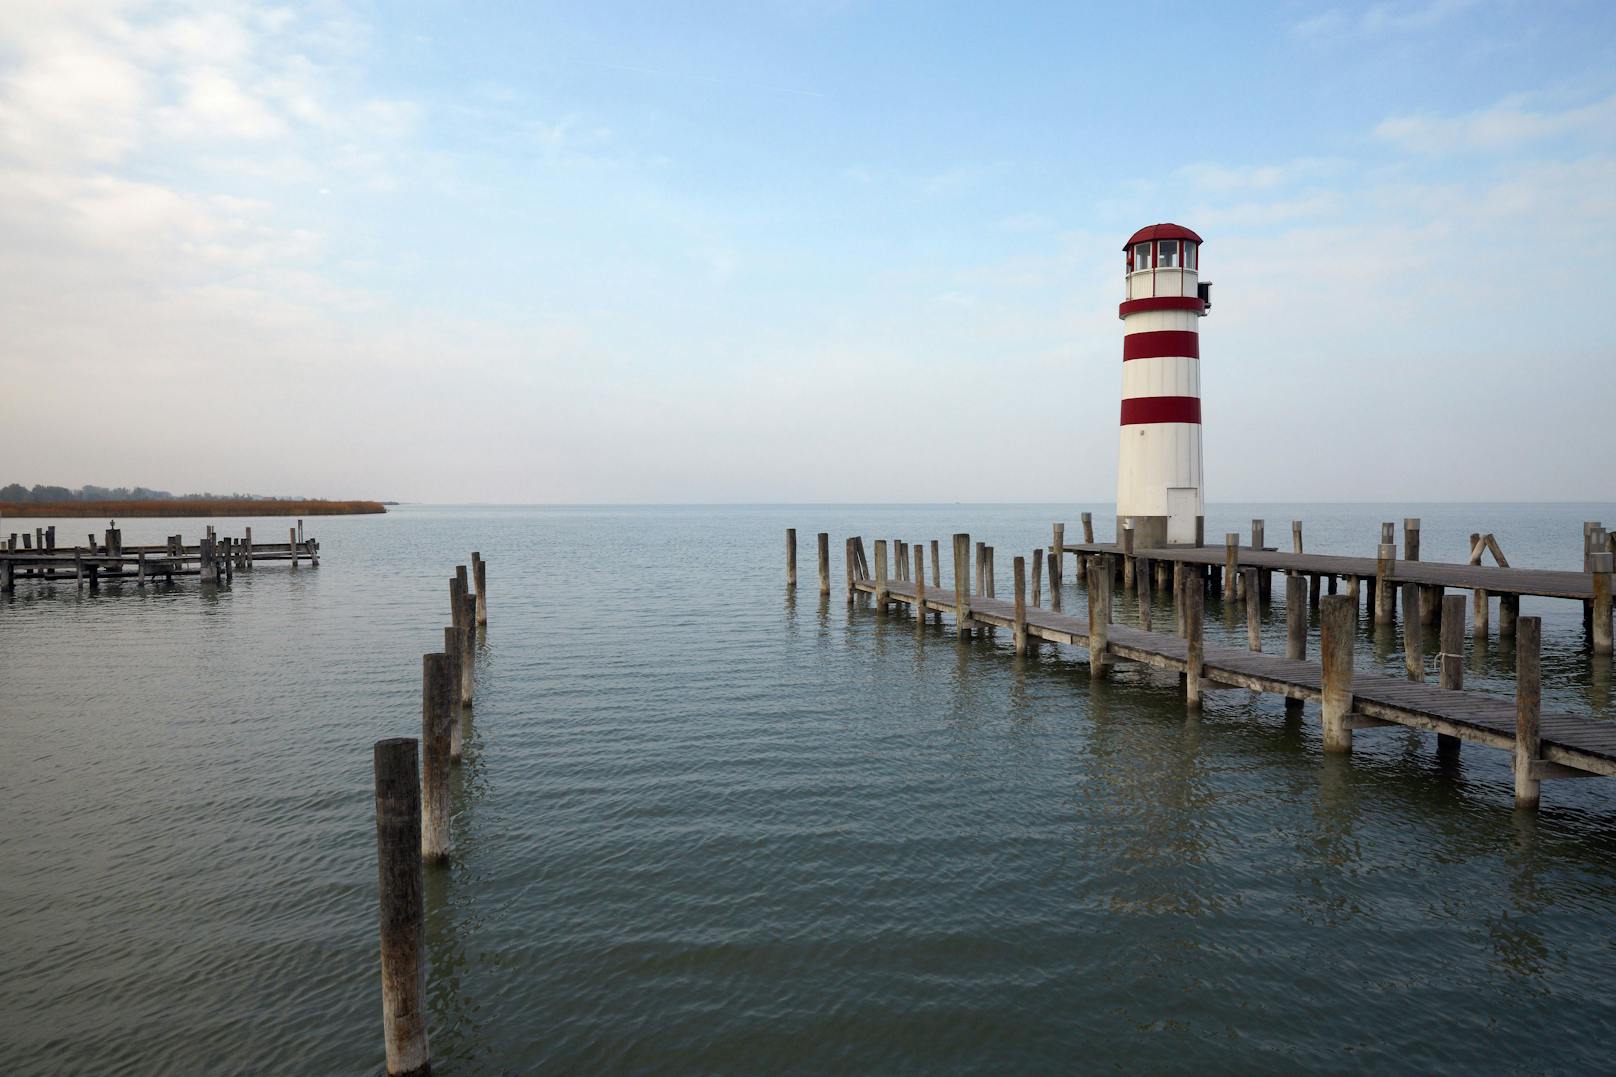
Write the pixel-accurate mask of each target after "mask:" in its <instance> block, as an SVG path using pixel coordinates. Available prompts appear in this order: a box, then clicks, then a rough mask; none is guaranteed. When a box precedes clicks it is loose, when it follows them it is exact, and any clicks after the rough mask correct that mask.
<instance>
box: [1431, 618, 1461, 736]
mask: <svg viewBox="0 0 1616 1077" xmlns="http://www.w3.org/2000/svg"><path fill="white" fill-rule="evenodd" d="M1464 620H1465V613H1464V596H1463V595H1449V596H1447V597H1446V598H1444V599H1443V600H1442V651H1441V653H1440V654H1439V655H1438V656H1437V683H1438V684H1439V685H1440V686H1441V687H1443V688H1446V689H1448V690H1449V691H1452V692H1457V691H1460V690H1461V689H1463V688H1464ZM1461 743H1462V742H1461V741H1460V740H1459V738H1458V737H1454V736H1450V735H1448V734H1447V733H1438V734H1437V736H1436V754H1437V758H1439V759H1457V758H1458V757H1459V745H1460V744H1461Z"/></svg>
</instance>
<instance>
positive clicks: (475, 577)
mask: <svg viewBox="0 0 1616 1077" xmlns="http://www.w3.org/2000/svg"><path fill="white" fill-rule="evenodd" d="M471 582H472V585H473V586H474V587H476V588H477V623H478V624H480V625H485V624H487V623H488V562H487V561H484V560H483V555H482V554H480V553H478V552H476V551H475V550H473V551H472V554H471Z"/></svg>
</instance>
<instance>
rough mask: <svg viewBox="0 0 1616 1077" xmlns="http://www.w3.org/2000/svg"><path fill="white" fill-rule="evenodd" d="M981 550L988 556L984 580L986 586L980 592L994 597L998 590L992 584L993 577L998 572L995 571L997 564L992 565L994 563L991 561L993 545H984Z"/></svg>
mask: <svg viewBox="0 0 1616 1077" xmlns="http://www.w3.org/2000/svg"><path fill="white" fill-rule="evenodd" d="M982 551H983V552H984V553H985V554H987V558H988V566H987V580H986V583H987V586H985V587H983V588H982V593H983V594H984V595H986V596H987V597H988V598H994V597H996V596H997V595H998V590H997V588H995V587H994V586H993V578H994V577H995V576H997V575H998V572H997V571H995V570H996V568H997V566H996V565H994V563H993V547H992V546H984V547H983V548H982Z"/></svg>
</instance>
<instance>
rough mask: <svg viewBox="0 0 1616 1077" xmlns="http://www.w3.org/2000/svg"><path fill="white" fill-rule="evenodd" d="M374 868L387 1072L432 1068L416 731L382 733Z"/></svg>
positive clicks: (402, 1074) (377, 753) (393, 1076)
mask: <svg viewBox="0 0 1616 1077" xmlns="http://www.w3.org/2000/svg"><path fill="white" fill-rule="evenodd" d="M373 751H374V765H375V772H376V874H377V880H378V883H379V886H378V891H379V893H378V896H379V898H380V905H381V917H380V927H381V956H382V1032H383V1036H384V1038H385V1040H386V1044H387V1073H388V1075H389V1077H406V1075H410V1077H414V1075H417V1074H422V1075H424V1074H427V1073H430V1072H431V1068H432V1063H431V1056H430V1054H429V1053H428V1047H427V1036H426V1008H425V999H424V997H423V996H424V995H425V990H424V989H425V986H426V976H425V970H424V969H423V968H422V965H421V937H422V935H423V933H424V929H425V926H426V910H425V905H424V903H423V901H422V889H423V887H422V879H421V784H420V782H421V780H420V776H419V774H418V773H417V766H416V747H415V740H414V738H412V737H396V738H393V739H390V740H379V741H377V742H376V746H375V748H374V750H373Z"/></svg>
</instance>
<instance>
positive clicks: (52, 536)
mask: <svg viewBox="0 0 1616 1077" xmlns="http://www.w3.org/2000/svg"><path fill="white" fill-rule="evenodd" d="M45 546H46V549H50V550H54V549H56V525H55V524H51V525H50V526H49V527H47V528H45Z"/></svg>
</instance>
